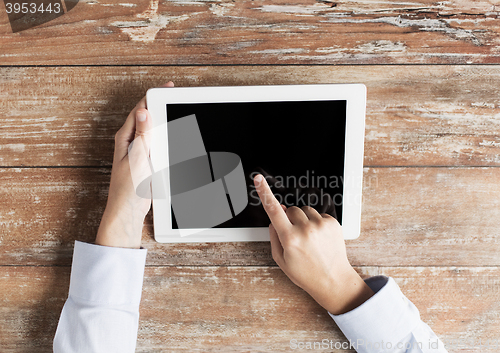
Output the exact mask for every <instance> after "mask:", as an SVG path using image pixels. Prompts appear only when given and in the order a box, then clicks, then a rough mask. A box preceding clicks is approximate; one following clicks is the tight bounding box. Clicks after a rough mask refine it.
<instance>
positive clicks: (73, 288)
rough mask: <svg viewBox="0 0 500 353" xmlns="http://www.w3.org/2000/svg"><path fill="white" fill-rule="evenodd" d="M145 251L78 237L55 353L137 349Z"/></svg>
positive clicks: (128, 350) (54, 346) (56, 338)
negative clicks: (83, 241)
mask: <svg viewBox="0 0 500 353" xmlns="http://www.w3.org/2000/svg"><path fill="white" fill-rule="evenodd" d="M146 253H147V250H146V249H126V248H115V247H107V246H100V245H94V244H88V243H82V242H79V241H76V242H75V249H74V252H73V264H72V267H71V280H70V285H69V295H68V299H67V300H66V303H65V304H64V307H63V310H62V312H61V317H60V319H59V324H58V326H57V331H56V335H55V338H54V344H53V348H54V352H55V353H73V352H85V353H97V352H103V353H104V352H105V353H112V352H119V353H128V352H134V351H135V347H136V343H137V330H138V325H139V303H140V300H141V293H142V283H143V277H144V267H145V264H146Z"/></svg>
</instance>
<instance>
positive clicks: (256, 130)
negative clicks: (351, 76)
mask: <svg viewBox="0 0 500 353" xmlns="http://www.w3.org/2000/svg"><path fill="white" fill-rule="evenodd" d="M146 99H147V107H148V110H149V111H150V113H151V116H152V118H153V131H154V133H153V134H152V135H153V136H152V141H151V145H150V146H151V147H150V162H151V167H152V179H151V190H152V203H153V222H154V237H155V239H156V240H157V241H158V242H166V243H179V242H180V243H187V242H228V241H230V242H232V241H268V240H269V229H268V226H269V223H270V221H269V218H268V217H267V214H266V213H265V211H264V208H263V206H262V204H261V202H260V199H259V197H258V195H257V192H256V190H255V187H254V184H253V177H254V176H255V175H256V174H257V173H261V174H263V175H264V176H265V177H266V180H268V183H269V184H270V185H271V189H272V191H273V193H274V194H275V195H276V197H277V199H278V201H280V203H282V204H284V205H286V206H288V207H290V206H299V207H301V206H304V205H309V206H312V207H314V208H315V209H317V210H318V211H319V212H320V213H323V212H325V213H329V214H331V215H332V216H334V217H335V218H337V220H338V221H339V223H340V224H341V226H342V230H343V234H344V238H345V239H354V238H357V237H358V236H359V233H360V220H361V193H362V179H363V150H364V149H363V147H364V130H365V109H366V87H365V86H364V85H362V84H317V85H316V84H314V85H283V86H243V87H242V86H239V87H180V88H179V87H178V88H152V89H149V90H148V92H147V95H146Z"/></svg>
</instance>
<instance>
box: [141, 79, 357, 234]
mask: <svg viewBox="0 0 500 353" xmlns="http://www.w3.org/2000/svg"><path fill="white" fill-rule="evenodd" d="M146 99H147V108H148V110H149V112H150V113H151V116H152V118H153V127H157V126H161V125H163V124H165V126H166V121H167V116H166V114H167V109H166V105H168V104H170V103H227V102H272V101H318V100H345V101H346V102H347V107H346V132H345V134H346V137H345V158H344V190H343V201H344V202H343V205H342V231H343V235H344V239H355V238H357V237H359V234H360V225H361V194H362V179H363V153H364V135H365V112H366V87H365V85H363V84H312V85H281V86H237V87H231V86H225V87H175V88H151V89H149V90H148V91H147V94H146ZM154 136H155V138H154V139H153V140H152V143H151V149H150V157H151V162H152V164H153V165H162V166H168V153H167V151H168V144H167V130H166V128H165V129H162V130H161V132H160V136H158V134H157V133H155V135H154ZM160 151H161V152H160ZM228 152H230V151H228ZM168 179H169V177H168V173H164V174H163V176H158V175H157V174H155V175H153V179H152V190H153V195H152V196H153V201H152V202H153V224H154V236H155V239H156V241H158V242H161V243H193V242H236V241H269V229H268V228H267V227H256V228H210V229H206V230H203V231H198V232H196V233H194V234H191V235H188V236H185V237H180V236H179V230H177V229H172V220H171V205H170V199H169V195H170V190H169V187H170V182H169V180H168ZM155 190H161V192H162V193H164V194H165V195H166V198H155ZM346 200H347V202H346Z"/></svg>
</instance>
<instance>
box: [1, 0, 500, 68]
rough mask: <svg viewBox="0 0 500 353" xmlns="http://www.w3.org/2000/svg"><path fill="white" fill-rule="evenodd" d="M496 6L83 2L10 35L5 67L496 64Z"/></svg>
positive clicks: (4, 41)
mask: <svg viewBox="0 0 500 353" xmlns="http://www.w3.org/2000/svg"><path fill="white" fill-rule="evenodd" d="M495 5H497V4H495V3H494V2H490V1H487V0H481V1H471V0H469V1H459V0H455V1H446V2H435V1H432V0H420V1H415V0H410V1H405V2H400V1H394V0H392V1H382V2H371V1H353V2H350V1H344V0H342V1H333V0H332V1H330V0H327V1H313V0H299V1H295V2H293V3H290V2H289V1H285V0H281V1H271V0H259V1H252V0H244V1H236V2H234V1H230V0H222V1H203V0H194V1H181V0H171V1H159V0H150V1H138V0H131V1H128V2H127V3H117V2H115V1H110V0H104V1H94V0H93V1H80V2H79V4H78V5H77V6H76V7H75V8H74V9H73V10H72V11H70V12H69V13H67V14H66V15H64V16H62V17H59V18H57V19H55V20H53V21H51V22H48V23H46V24H43V25H41V26H39V27H36V28H33V29H29V30H25V31H22V32H19V33H12V31H11V27H10V25H9V23H8V19H7V16H6V14H4V15H2V17H1V18H0V36H1V37H0V38H1V42H0V60H1V62H2V64H4V65H28V64H29V65H42V64H50V65H68V64H79V65H80V64H83V65H90V64H92V65H94V64H97V65H103V64H105V65H108V64H112V65H114V64H124V65H136V64H173V65H184V64H231V65H233V64H249V63H252V64H283V63H287V64H290V63H294V64H297V63H300V64H310V63H321V64H341V63H342V64H373V63H446V64H451V63H455V64H456V63H498V62H499V60H500V59H499V54H498V50H497V46H498V38H499V33H500V28H499V27H500V20H499V19H498V10H497V8H496V7H495Z"/></svg>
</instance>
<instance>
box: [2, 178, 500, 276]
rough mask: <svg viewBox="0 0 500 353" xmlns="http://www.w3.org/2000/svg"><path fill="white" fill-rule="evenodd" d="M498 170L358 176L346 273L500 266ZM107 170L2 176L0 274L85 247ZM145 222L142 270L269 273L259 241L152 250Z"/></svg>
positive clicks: (102, 200)
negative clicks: (255, 269)
mask: <svg viewBox="0 0 500 353" xmlns="http://www.w3.org/2000/svg"><path fill="white" fill-rule="evenodd" d="M498 180H500V168H365V172H364V191H363V193H364V194H363V195H364V196H363V197H364V199H363V211H362V224H361V227H362V229H361V237H360V238H358V239H356V240H350V241H347V251H348V256H349V258H350V260H351V263H352V264H353V265H358V266H361V265H366V266H413V265H420V266H451V265H457V266H498V265H500V255H499V253H500V234H499V232H500V230H499V227H498V219H499V218H500V183H499V182H498ZM108 183H109V170H107V169H93V168H75V169H74V168H48V169H40V168H29V169H25V168H21V169H16V168H8V169H0V190H1V194H0V209H1V210H2V213H1V215H0V227H1V229H2V232H1V235H0V241H1V247H0V265H23V264H26V265H39V264H43V265H69V264H70V261H71V255H72V246H73V243H74V240H81V241H88V242H92V241H93V240H94V239H95V234H96V233H97V228H98V226H99V222H100V218H101V215H102V212H103V210H104V206H105V204H106V197H107V189H108ZM151 223H152V219H151V217H147V220H146V227H145V228H144V233H143V246H144V247H145V248H147V249H148V251H149V253H148V260H147V261H148V265H151V266H158V265H160V266H161V265H204V266H206V265H208V266H210V265H212V266H213V265H236V266H238V265H241V266H256V265H261V266H275V264H274V261H273V260H272V257H271V251H270V245H269V243H266V242H255V243H254V242H250V243H202V244H159V243H156V242H155V241H154V239H153V236H152V234H153V232H152V224H151Z"/></svg>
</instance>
